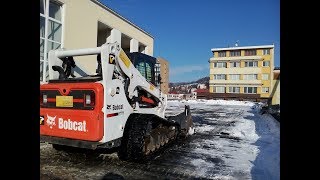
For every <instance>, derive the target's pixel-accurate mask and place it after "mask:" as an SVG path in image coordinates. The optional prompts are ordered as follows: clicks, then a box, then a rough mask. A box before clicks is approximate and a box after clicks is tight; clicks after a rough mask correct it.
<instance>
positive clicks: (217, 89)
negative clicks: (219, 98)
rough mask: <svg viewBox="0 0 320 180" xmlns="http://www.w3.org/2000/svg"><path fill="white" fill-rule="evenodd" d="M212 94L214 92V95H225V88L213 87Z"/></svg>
mask: <svg viewBox="0 0 320 180" xmlns="http://www.w3.org/2000/svg"><path fill="white" fill-rule="evenodd" d="M214 92H216V93H225V92H226V87H224V86H215V87H214Z"/></svg>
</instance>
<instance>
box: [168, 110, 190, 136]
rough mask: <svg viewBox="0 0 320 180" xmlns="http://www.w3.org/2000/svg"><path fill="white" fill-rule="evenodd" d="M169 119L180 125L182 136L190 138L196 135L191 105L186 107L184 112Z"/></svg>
mask: <svg viewBox="0 0 320 180" xmlns="http://www.w3.org/2000/svg"><path fill="white" fill-rule="evenodd" d="M167 119H168V121H174V122H176V123H178V124H179V125H180V135H181V136H188V135H192V134H193V133H194V125H193V120H192V116H191V112H190V106H189V105H185V108H184V112H182V113H180V114H178V115H175V116H168V117H167Z"/></svg>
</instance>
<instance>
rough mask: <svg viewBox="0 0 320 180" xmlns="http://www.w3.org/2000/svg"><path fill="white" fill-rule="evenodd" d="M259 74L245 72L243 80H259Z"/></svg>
mask: <svg viewBox="0 0 320 180" xmlns="http://www.w3.org/2000/svg"><path fill="white" fill-rule="evenodd" d="M257 79H258V74H244V75H243V80H257Z"/></svg>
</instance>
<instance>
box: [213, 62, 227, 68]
mask: <svg viewBox="0 0 320 180" xmlns="http://www.w3.org/2000/svg"><path fill="white" fill-rule="evenodd" d="M214 67H216V68H226V67H227V63H225V62H216V63H214Z"/></svg>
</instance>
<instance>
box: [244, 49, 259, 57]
mask: <svg viewBox="0 0 320 180" xmlns="http://www.w3.org/2000/svg"><path fill="white" fill-rule="evenodd" d="M244 55H245V56H255V55H257V50H256V49H248V50H245V51H244Z"/></svg>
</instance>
